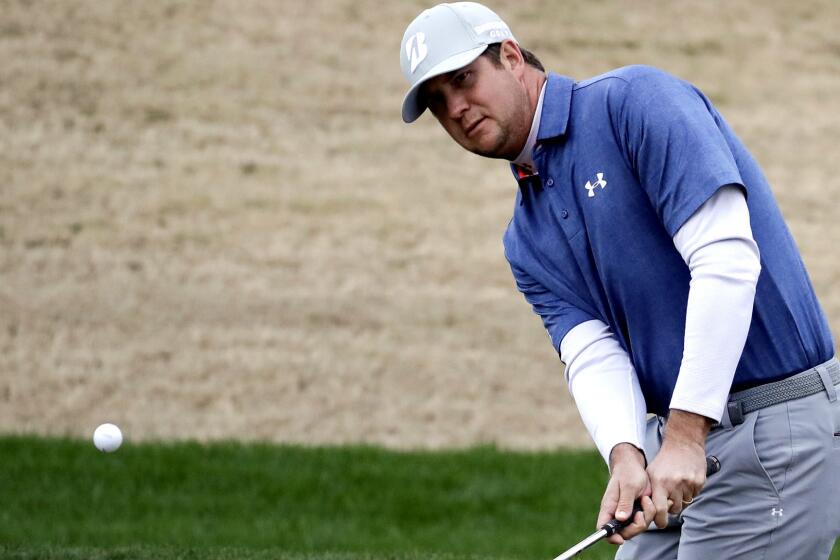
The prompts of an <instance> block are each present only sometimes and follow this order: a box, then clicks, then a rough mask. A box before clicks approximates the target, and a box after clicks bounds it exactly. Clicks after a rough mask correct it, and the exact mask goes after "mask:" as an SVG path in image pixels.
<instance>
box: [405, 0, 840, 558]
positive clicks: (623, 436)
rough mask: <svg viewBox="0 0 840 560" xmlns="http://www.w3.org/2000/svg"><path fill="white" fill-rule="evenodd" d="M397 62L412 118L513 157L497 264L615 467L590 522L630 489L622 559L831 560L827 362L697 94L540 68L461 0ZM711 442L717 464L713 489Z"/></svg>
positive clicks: (770, 219) (787, 265)
mask: <svg viewBox="0 0 840 560" xmlns="http://www.w3.org/2000/svg"><path fill="white" fill-rule="evenodd" d="M400 62H401V66H402V70H403V73H404V74H405V76H406V78H407V79H408V82H409V84H410V89H409V91H408V93H407V94H406V96H405V99H404V102H403V107H402V116H403V120H404V121H406V122H412V121H414V120H416V119H417V118H418V117H419V116H420V115H421V114H422V113H423V112H424V111H425V109H426V108H428V109H430V111H431V113H432V114H433V115H434V116H435V117H436V118H437V120H438V121H439V122H440V124H441V125H442V126H443V128H444V129H445V130H446V132H447V133H448V134H449V135H450V136H451V137H452V138H453V139H454V140H455V141H456V142H457V143H458V144H460V145H461V146H462V147H464V148H465V149H467V150H469V151H471V152H474V153H476V154H479V155H482V156H485V157H489V158H498V159H504V160H508V161H509V162H511V167H512V170H513V172H514V175H515V177H516V179H517V181H518V183H519V190H518V192H517V195H516V203H515V207H514V212H513V218H512V219H511V222H510V224H509V225H508V228H507V231H506V232H505V235H504V247H505V255H506V257H507V259H508V261H509V262H510V266H511V269H512V271H513V275H514V277H515V279H516V284H517V287H518V288H519V290H520V291H521V292H522V293H523V294H524V296H525V298H526V299H527V300H528V302H530V304H531V305H532V306H533V309H534V311H535V312H536V313H537V314H539V315H540V316H541V317H542V320H543V322H544V325H545V327H546V329H547V331H548V334H549V336H550V338H551V340H552V343H553V345H554V347H555V349H556V350H557V351H558V352H559V354H560V358H561V360H562V361H563V362H565V364H566V368H565V374H566V376H567V380H568V384H569V388H570V390H571V392H572V395H573V396H574V399H575V401H576V403H577V406H578V408H579V410H580V413H581V416H582V418H583V420H584V423H585V424H586V426H587V429H588V430H589V432H590V434H591V435H592V437H593V439H594V441H595V443H596V445H597V447H598V449H599V450H600V452H601V454H602V455H603V456H604V459H605V460H606V461H607V463H608V465H609V467H610V473H611V476H610V481H609V483H608V485H607V488H606V491H605V493H604V498H603V501H602V505H601V510H600V512H599V515H598V519H597V524H598V525H599V526H600V525H601V524H603V523H604V522H606V521H607V520H609V519H610V518H612V517H616V518H618V519H619V520H625V519H627V518H628V515H629V512H631V511H632V507H633V506H632V505H633V502H634V500H636V499H637V498H641V504H642V508H643V511H642V512H639V513H637V514H636V515H635V517H634V519H633V521H632V523H631V524H630V525H629V526H628V527H627V528H626V529H624V530H623V531H622V532H621V533H620V535H616V536H614V537H612V538H611V539H610V540H611V542H613V543H614V544H623V545H622V547H621V548H620V549H619V552H618V555H617V558H644V559H645V560H650V559H658V558H663V559H664V558H676V557H677V556H679V558H681V559H687V558H688V559H693V558H698V559H699V558H704V559H705V558H712V557H717V558H726V559H733V558H764V559H772V558H780V559H781V558H784V559H792V558H808V559H811V558H826V557H828V555H829V553H830V550H831V547H832V543H833V541H834V539H835V538H836V537H837V535H838V533H840V401H838V399H837V388H836V385H838V384H840V365H838V363H837V361H836V360H835V359H834V358H833V356H834V346H833V338H832V335H831V332H830V330H829V326H828V323H827V321H826V318H825V316H824V314H823V312H822V310H821V309H820V306H819V303H818V302H817V299H816V297H815V295H814V291H813V288H812V286H811V283H810V280H809V279H808V276H807V273H806V271H805V268H804V265H803V263H802V260H801V258H800V256H799V252H798V249H797V247H796V245H795V243H794V241H793V239H792V237H791V235H790V233H789V231H788V229H787V227H786V226H785V224H784V221H783V219H782V217H781V214H780V212H779V210H778V207H777V205H776V202H775V201H774V199H773V196H772V193H771V191H770V187H769V185H768V184H767V181H766V179H765V177H764V176H763V175H762V173H761V170H760V169H759V167H758V165H757V163H756V162H755V161H754V160H753V159H752V157H751V156H750V154H749V153H748V151H747V150H746V148H745V147H744V146H743V145H742V144H741V142H740V141H739V139H738V138H737V137H736V136H735V134H734V133H733V132H732V130H731V129H730V128H729V126H728V125H727V124H726V122H725V121H724V119H723V118H722V117H721V115H720V114H719V113H718V112H717V111H716V110H715V108H714V107H713V106H712V104H711V102H710V101H709V100H708V99H707V98H706V97H705V96H704V95H703V94H702V92H700V91H699V90H697V89H696V88H694V87H693V86H691V85H690V84H688V83H686V82H683V81H681V80H679V79H677V78H674V77H672V76H670V75H668V74H666V73H664V72H661V71H658V70H656V69H653V68H647V67H628V68H622V69H618V70H615V71H613V72H609V73H607V74H604V75H602V76H598V77H596V78H593V79H590V80H586V81H584V82H574V81H572V80H571V79H569V78H566V77H563V76H559V75H556V74H546V72H545V71H544V70H543V68H542V65H541V64H540V62H539V60H538V59H537V58H536V57H535V56H534V55H533V54H532V53H530V52H528V51H527V50H525V49H523V48H522V47H520V46H519V44H518V43H517V41H516V39H515V38H514V37H513V35H512V34H511V31H510V29H509V27H508V26H507V25H506V24H505V23H504V22H503V21H502V20H501V18H499V16H497V15H496V14H495V13H493V12H492V11H491V10H489V9H488V8H486V7H484V6H482V5H480V4H475V3H470V2H459V3H455V4H441V5H438V6H435V7H434V8H431V9H429V10H426V11H424V12H423V13H421V14H420V15H419V16H418V17H417V18H416V19H415V20H414V21H413V22H412V23H411V24H410V25H409V26H408V28H407V30H406V32H405V35H404V37H403V41H402V45H401V51H400ZM646 413H652V414H654V415H655V417H653V418H652V421H651V422H647V423H646ZM707 454H709V455H715V456H717V457H718V458H719V459H720V461H721V463H722V465H723V467H722V470H721V472H720V473H719V474H718V475H716V476H715V477H713V478H711V479H710V480H709V481H708V483H707V481H706V480H705V456H706V455H707ZM704 486H705V489H704ZM701 489H703V493H702V494H701V493H700V492H701ZM689 505H690V507H688V506H689ZM669 516H670V517H669ZM652 523H653V524H655V528H652V529H654V530H650V531H646V529H647V528H648V527H649V526H650V525H651V524H652ZM645 531H646V532H645ZM637 535H638V536H637ZM633 537H636V538H633ZM630 539H632V540H630Z"/></svg>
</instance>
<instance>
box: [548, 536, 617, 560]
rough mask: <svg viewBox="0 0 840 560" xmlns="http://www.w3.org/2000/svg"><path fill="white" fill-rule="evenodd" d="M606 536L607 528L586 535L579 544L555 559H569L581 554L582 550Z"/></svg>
mask: <svg viewBox="0 0 840 560" xmlns="http://www.w3.org/2000/svg"><path fill="white" fill-rule="evenodd" d="M606 536H607V530H606V529H601V530H599V531H598V532H596V533H592V534H591V535H590V536H588V537H586V538H585V539H583V540H582V541H580V542H579V543H578V544H576V545H575V546H573V547H572V548H570V549H569V550H567V551H566V552H564V553H563V554H561V555H560V556H558V557H557V558H555V559H554V560H569V558H574V557H575V556H577V555H578V554H580V553H581V552H583V551H584V550H586V549H587V548H589V547H590V546H592V545H593V544H595V543H596V542H598V541H600V540H601V539H603V538H604V537H606Z"/></svg>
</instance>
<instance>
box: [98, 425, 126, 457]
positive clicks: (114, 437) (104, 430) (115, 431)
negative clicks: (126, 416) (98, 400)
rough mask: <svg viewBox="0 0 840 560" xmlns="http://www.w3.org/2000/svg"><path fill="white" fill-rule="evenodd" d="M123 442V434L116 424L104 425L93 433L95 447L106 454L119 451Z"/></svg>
mask: <svg viewBox="0 0 840 560" xmlns="http://www.w3.org/2000/svg"><path fill="white" fill-rule="evenodd" d="M122 440H123V436H122V432H121V431H120V429H119V428H118V427H117V426H115V425H114V424H102V425H101V426H99V427H98V428H96V430H94V432H93V445H95V446H96V448H97V449H98V450H99V451H103V452H105V453H112V452H114V451H116V450H117V449H119V448H120V445H122Z"/></svg>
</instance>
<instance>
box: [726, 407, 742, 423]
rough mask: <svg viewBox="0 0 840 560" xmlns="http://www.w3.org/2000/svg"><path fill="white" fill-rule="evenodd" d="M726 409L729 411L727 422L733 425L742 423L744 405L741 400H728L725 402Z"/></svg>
mask: <svg viewBox="0 0 840 560" xmlns="http://www.w3.org/2000/svg"><path fill="white" fill-rule="evenodd" d="M726 411H727V412H728V413H729V422H730V423H731V424H732V425H733V426H737V425H738V424H743V422H744V407H743V405H742V403H741V401H729V402H728V403H726Z"/></svg>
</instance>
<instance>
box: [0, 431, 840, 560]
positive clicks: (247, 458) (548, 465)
mask: <svg viewBox="0 0 840 560" xmlns="http://www.w3.org/2000/svg"><path fill="white" fill-rule="evenodd" d="M0 457H2V459H0V461H2V463H0V496H2V501H0V504H2V505H0V557H2V558H4V559H5V558H10V559H18V560H23V559H26V560H34V559H43V560H53V559H56V560H57V559H59V558H60V559H80V560H81V559H92V560H106V559H107V560H117V559H120V560H127V559H141V560H142V559H152V558H154V559H157V558H163V559H170V560H172V559H208V560H229V559H240V558H241V559H248V560H257V559H260V560H262V559H265V560H267V559H269V558H271V559H279V560H314V559H324V560H386V559H387V560H391V559H392V560H419V559H421V558H423V559H431V560H466V559H480V558H510V559H517V560H520V559H521V560H526V559H534V560H537V559H543V560H550V559H551V558H554V557H555V556H556V555H557V554H559V553H560V552H562V551H563V550H565V548H567V547H568V546H569V545H571V544H573V543H575V542H577V541H578V540H580V539H581V538H583V537H584V536H586V535H588V534H589V533H590V532H591V531H592V529H593V523H594V516H595V512H596V511H597V507H598V502H599V500H600V494H601V490H602V488H603V485H604V483H605V481H606V476H607V473H606V469H605V468H604V466H603V464H602V462H601V459H600V458H599V457H598V456H597V454H596V453H594V452H571V451H569V452H553V453H511V452H502V451H498V450H496V449H493V448H476V449H471V450H465V451H446V452H434V453H422V452H405V453H400V452H392V451H386V450H382V449H378V448H371V447H340V448H305V447H294V446H272V445H243V444H238V443H216V444H211V445H201V444H197V443H171V444H130V445H126V446H125V447H124V448H123V449H120V450H119V452H117V453H115V454H110V455H106V454H101V453H99V452H97V451H96V450H95V449H94V448H93V446H92V445H91V444H90V443H88V442H82V441H75V440H66V439H44V438H34V437H18V436H7V437H0ZM613 553H614V549H613V548H612V547H611V546H610V545H607V544H603V543H602V544H599V545H597V546H596V547H595V548H593V549H592V552H591V553H588V554H587V555H586V556H585V557H586V558H604V559H605V558H612V555H613ZM832 558H840V550H836V551H835V554H834V555H833V556H832Z"/></svg>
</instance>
